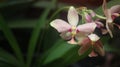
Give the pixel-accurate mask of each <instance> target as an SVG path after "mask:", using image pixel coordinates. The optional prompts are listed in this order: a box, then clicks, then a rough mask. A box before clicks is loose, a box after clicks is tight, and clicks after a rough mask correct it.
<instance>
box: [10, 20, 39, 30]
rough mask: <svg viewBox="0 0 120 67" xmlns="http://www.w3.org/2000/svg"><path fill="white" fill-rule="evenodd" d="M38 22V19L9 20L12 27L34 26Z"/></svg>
mask: <svg viewBox="0 0 120 67" xmlns="http://www.w3.org/2000/svg"><path fill="white" fill-rule="evenodd" d="M37 22H38V19H17V20H14V21H8V25H9V27H10V28H33V27H35V24H36V23H37Z"/></svg>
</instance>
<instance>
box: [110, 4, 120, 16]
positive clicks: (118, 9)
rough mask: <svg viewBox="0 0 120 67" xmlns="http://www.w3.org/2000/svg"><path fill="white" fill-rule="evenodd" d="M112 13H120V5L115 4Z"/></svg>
mask: <svg viewBox="0 0 120 67" xmlns="http://www.w3.org/2000/svg"><path fill="white" fill-rule="evenodd" d="M110 10H111V13H112V14H113V13H120V5H115V6H112V7H111V8H110Z"/></svg>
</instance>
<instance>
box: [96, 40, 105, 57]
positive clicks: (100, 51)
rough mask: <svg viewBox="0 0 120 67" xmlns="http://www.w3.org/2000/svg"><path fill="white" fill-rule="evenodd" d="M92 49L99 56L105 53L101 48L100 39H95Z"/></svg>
mask: <svg viewBox="0 0 120 67" xmlns="http://www.w3.org/2000/svg"><path fill="white" fill-rule="evenodd" d="M94 49H95V51H96V52H97V53H99V55H101V56H104V55H105V51H104V49H103V45H102V43H101V41H97V42H96V43H95V44H94Z"/></svg>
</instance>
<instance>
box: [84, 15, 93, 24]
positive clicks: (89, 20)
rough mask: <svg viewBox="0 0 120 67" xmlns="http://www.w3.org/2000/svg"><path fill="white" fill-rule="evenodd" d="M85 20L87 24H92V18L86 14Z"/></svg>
mask: <svg viewBox="0 0 120 67" xmlns="http://www.w3.org/2000/svg"><path fill="white" fill-rule="evenodd" d="M85 20H86V22H87V23H89V22H92V17H91V16H90V15H89V14H88V13H85Z"/></svg>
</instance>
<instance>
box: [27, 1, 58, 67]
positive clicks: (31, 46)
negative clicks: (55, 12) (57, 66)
mask: <svg viewBox="0 0 120 67" xmlns="http://www.w3.org/2000/svg"><path fill="white" fill-rule="evenodd" d="M55 3H56V0H52V5H51V6H48V7H47V8H46V9H45V10H44V11H43V13H42V15H41V16H40V19H39V22H38V23H37V24H36V26H35V28H34V30H33V32H32V36H31V38H30V41H29V46H28V52H27V53H28V54H27V67H29V66H30V63H31V61H32V56H33V53H34V51H35V47H36V44H37V41H38V38H39V34H40V29H41V28H42V27H44V26H45V24H46V23H45V22H47V17H48V14H49V12H50V10H51V8H52V7H53V5H55Z"/></svg>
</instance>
